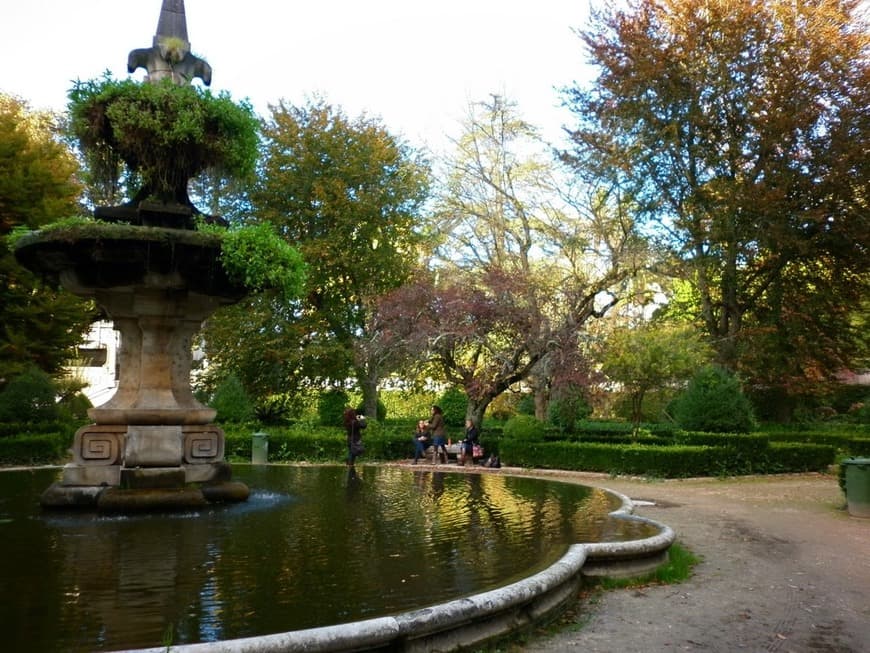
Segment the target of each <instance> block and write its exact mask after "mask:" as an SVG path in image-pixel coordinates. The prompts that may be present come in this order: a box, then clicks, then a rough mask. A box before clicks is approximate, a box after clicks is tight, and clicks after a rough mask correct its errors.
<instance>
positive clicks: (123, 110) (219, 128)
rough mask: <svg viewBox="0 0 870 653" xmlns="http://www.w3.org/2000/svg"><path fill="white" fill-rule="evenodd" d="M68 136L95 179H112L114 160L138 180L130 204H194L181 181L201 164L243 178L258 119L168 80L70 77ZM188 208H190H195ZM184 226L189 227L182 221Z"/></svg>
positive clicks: (224, 99) (249, 167)
mask: <svg viewBox="0 0 870 653" xmlns="http://www.w3.org/2000/svg"><path fill="white" fill-rule="evenodd" d="M69 100H70V101H69V115H70V130H71V133H72V134H73V135H74V136H75V138H77V139H78V141H79V143H80V145H81V148H82V151H83V153H84V156H85V159H86V161H87V162H88V165H89V166H90V168H91V170H92V172H93V174H94V175H95V176H96V177H97V178H99V179H100V181H102V182H105V183H109V184H116V183H117V181H118V177H119V172H120V166H119V165H118V163H119V161H121V162H123V163H124V164H125V165H126V168H127V171H128V172H129V173H131V174H130V175H129V176H128V178H133V179H140V180H141V186H140V187H139V188H138V190H137V191H136V192H135V194H134V197H133V198H132V200H131V204H138V203H140V202H142V201H143V200H148V199H151V200H157V201H158V202H161V203H164V204H172V203H175V204H179V205H182V206H185V207H189V208H191V209H193V206H192V204H191V202H190V200H189V198H188V196H187V182H188V180H189V179H190V178H191V177H193V176H195V175H197V174H199V173H200V172H202V171H204V170H206V169H213V170H217V171H219V172H220V173H221V174H222V175H225V176H227V177H232V178H239V179H244V178H246V177H248V176H250V175H251V174H252V173H253V171H254V168H255V165H256V160H257V145H258V137H257V131H258V121H257V118H256V115H255V114H254V111H253V109H252V107H251V106H250V104H248V103H247V102H241V103H240V104H236V103H235V102H233V101H232V99H231V98H230V96H229V95H228V94H226V93H220V94H218V95H217V96H215V95H213V94H212V93H211V92H210V91H209V90H208V89H202V88H199V87H194V86H191V85H177V84H174V83H173V82H172V81H171V80H170V79H163V80H160V81H158V82H156V83H147V84H142V83H139V82H136V81H135V80H130V79H127V80H120V81H119V80H114V79H112V78H111V77H109V76H108V75H107V76H105V77H103V78H102V79H101V80H91V81H85V82H81V81H79V82H76V84H75V85H74V86H73V88H72V90H71V91H70V92H69ZM194 211H195V209H194ZM185 226H187V227H188V228H190V227H191V226H192V225H190V224H186V225H185Z"/></svg>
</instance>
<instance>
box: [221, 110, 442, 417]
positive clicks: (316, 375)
mask: <svg viewBox="0 0 870 653" xmlns="http://www.w3.org/2000/svg"><path fill="white" fill-rule="evenodd" d="M263 136H264V145H263V153H262V162H261V169H260V171H259V175H258V177H259V182H258V184H257V185H256V187H255V188H254V189H253V191H252V193H251V201H252V205H253V207H254V215H255V217H256V219H257V220H261V221H268V222H271V223H272V224H274V225H275V226H276V227H277V228H278V230H279V232H280V233H281V234H282V235H283V237H284V238H286V239H287V240H288V241H289V242H290V243H291V244H292V245H293V246H294V247H296V248H298V249H299V251H300V252H301V253H302V255H303V258H304V260H305V262H306V264H307V288H306V292H305V296H304V299H303V300H302V301H301V302H299V303H298V304H297V305H293V306H282V307H278V306H275V305H274V304H273V303H272V304H270V302H266V301H263V300H262V299H254V300H252V303H250V304H248V305H247V307H248V310H246V309H245V307H244V306H243V307H240V309H239V310H238V311H235V312H234V313H235V314H236V315H237V316H238V317H239V318H240V324H241V325H242V328H233V327H231V326H230V327H229V328H223V331H224V332H225V333H226V334H227V336H228V337H229V338H230V339H231V340H232V339H234V338H236V337H239V335H240V334H244V335H245V336H248V337H249V338H248V339H246V342H247V343H248V344H245V345H244V346H245V347H248V348H249V349H250V350H251V351H264V352H265V351H269V352H271V353H270V354H268V359H269V360H271V361H272V362H273V363H274V365H275V368H274V369H273V370H272V372H277V373H278V376H279V377H280V378H281V379H282V380H281V384H283V386H284V389H285V390H289V389H292V387H293V386H294V385H297V384H304V383H316V384H323V383H328V382H330V381H344V379H346V378H347V377H348V376H354V377H356V378H357V379H358V380H359V383H360V385H361V387H362V390H363V395H364V399H365V403H366V412H367V413H368V414H369V415H371V416H373V417H374V416H375V414H376V407H377V394H376V392H377V390H376V389H377V382H378V380H379V378H377V374H372V373H371V369H370V366H369V364H368V363H369V361H368V360H367V359H366V357H365V356H364V355H360V351H363V352H364V348H363V349H360V348H359V347H357V344H358V343H359V342H360V341H361V340H363V339H364V338H365V331H366V324H367V316H368V314H369V311H370V309H371V306H372V305H373V303H374V301H375V299H376V298H377V297H378V296H379V295H381V294H383V293H385V292H387V291H388V290H390V289H392V288H395V287H397V286H399V285H401V284H402V283H403V282H404V281H406V280H407V279H408V278H409V277H410V274H411V272H412V270H414V269H415V267H416V264H417V261H418V257H419V252H418V247H419V244H420V242H421V238H420V236H419V234H418V232H417V231H416V229H415V227H416V226H417V224H418V214H419V211H420V209H421V207H422V204H423V202H424V200H425V199H426V197H427V191H428V183H429V169H428V165H427V163H426V161H425V160H424V159H423V158H422V157H421V156H420V155H419V154H418V153H416V152H414V151H413V150H412V149H411V148H410V147H409V146H408V145H407V144H405V143H403V142H402V141H401V140H400V139H398V138H396V137H395V136H393V135H391V134H390V133H389V132H388V131H387V130H386V129H385V128H384V127H383V125H382V124H380V122H379V121H378V120H375V119H372V118H369V117H367V116H365V115H363V116H360V117H358V118H356V119H352V118H349V117H348V116H346V115H345V114H344V113H343V112H342V111H341V110H340V109H338V108H336V107H334V106H332V105H330V104H328V103H327V102H325V101H323V100H316V101H314V102H311V103H309V104H307V105H306V106H293V105H290V104H287V103H285V102H281V103H279V104H278V105H277V106H275V107H272V115H271V117H270V119H269V120H267V121H266V123H265V125H264V128H263ZM226 326H227V325H225V327H226ZM216 335H217V325H216V324H215V328H214V329H211V330H210V332H209V333H207V334H206V339H207V342H208V346H209V356H210V357H214V358H215V360H216V361H218V359H219V358H220V361H223V360H224V359H225V362H226V363H227V364H229V365H231V366H232V365H233V363H234V361H235V362H238V360H239V357H240V356H245V354H244V353H243V351H237V352H236V353H232V351H233V350H232V349H230V348H228V347H227V346H225V343H224V342H221V341H220V340H219V339H218V338H217V337H216ZM252 341H256V342H259V343H260V345H262V346H259V345H252ZM267 343H268V344H267ZM220 350H223V352H221V351H220ZM224 354H226V356H224ZM220 361H218V362H220ZM251 367H254V366H253V365H252V366H251ZM240 375H241V374H240ZM272 377H274V374H272V375H270V378H272ZM246 385H248V384H247V383H246Z"/></svg>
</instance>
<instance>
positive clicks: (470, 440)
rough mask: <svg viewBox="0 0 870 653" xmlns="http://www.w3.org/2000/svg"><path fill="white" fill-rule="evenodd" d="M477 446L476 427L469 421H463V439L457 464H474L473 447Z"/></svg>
mask: <svg viewBox="0 0 870 653" xmlns="http://www.w3.org/2000/svg"><path fill="white" fill-rule="evenodd" d="M476 444H477V427H476V426H475V425H474V422H472V421H471V420H470V419H467V420H465V438H464V439H463V440H462V451H461V453H460V455H459V464H460V465H465V464H466V463H467V462H471V464H472V465H473V464H474V445H476Z"/></svg>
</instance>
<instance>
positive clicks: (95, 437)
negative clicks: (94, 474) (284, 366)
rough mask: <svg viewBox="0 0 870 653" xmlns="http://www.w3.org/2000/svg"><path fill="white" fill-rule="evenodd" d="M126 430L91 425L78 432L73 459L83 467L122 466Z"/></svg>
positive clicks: (74, 443) (74, 441) (74, 442)
mask: <svg viewBox="0 0 870 653" xmlns="http://www.w3.org/2000/svg"><path fill="white" fill-rule="evenodd" d="M125 433H126V428H125V427H123V426H122V427H121V429H119V428H118V427H117V426H109V427H106V426H99V425H96V424H91V425H90V426H84V427H82V428H80V429H79V430H78V431H76V435H75V439H74V440H73V459H74V460H75V462H77V463H79V464H82V465H120V464H121V458H122V453H123V451H124V436H125Z"/></svg>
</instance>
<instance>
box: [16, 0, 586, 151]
mask: <svg viewBox="0 0 870 653" xmlns="http://www.w3.org/2000/svg"><path fill="white" fill-rule="evenodd" d="M161 4H162V3H161V0H2V9H0V91H3V92H5V93H9V94H12V95H17V96H20V97H22V98H24V99H25V100H28V101H29V102H30V104H31V106H33V107H34V108H51V109H56V110H62V109H64V108H65V106H66V93H67V91H68V89H69V88H70V86H71V85H72V81H73V80H75V79H83V80H84V79H92V78H96V77H100V76H101V75H102V73H103V71H105V70H110V71H111V72H112V74H113V75H114V76H115V77H119V78H123V77H126V76H127V71H126V61H127V53H128V52H129V51H130V50H132V49H134V48H140V47H150V46H151V42H152V38H153V36H154V33H155V32H156V28H157V20H158V17H159V14H160V7H161ZM184 4H185V10H186V13H187V29H188V37H189V40H190V42H191V49H192V51H193V52H194V53H195V54H197V55H199V56H201V57H202V58H204V59H206V60H207V61H208V62H209V63H210V64H211V66H212V68H213V70H214V75H213V79H212V89H213V90H227V91H229V92H230V93H231V95H232V97H233V98H234V99H237V100H239V99H243V98H247V99H249V100H250V101H251V102H252V103H253V105H254V107H255V108H256V110H257V112H258V113H260V114H261V115H264V116H265V115H268V105H269V104H274V103H276V102H277V101H278V100H279V99H285V100H287V101H288V102H291V103H294V104H302V103H304V102H306V101H307V99H309V98H311V97H312V96H313V95H314V94H319V95H320V96H322V97H324V98H325V99H326V100H328V101H329V102H331V103H332V104H334V105H338V106H340V107H341V108H342V109H343V110H344V111H345V112H346V113H347V114H348V115H350V116H351V117H355V116H358V115H359V114H360V113H362V112H365V113H367V114H368V115H370V116H376V117H379V118H380V119H381V120H382V121H383V123H384V125H385V126H386V127H387V129H389V130H390V131H391V132H392V133H394V134H397V135H400V136H402V137H403V138H405V139H407V140H408V141H409V142H410V143H411V144H412V145H415V146H421V145H424V144H428V145H429V146H430V147H433V148H435V149H440V148H442V147H443V146H444V139H445V136H457V135H458V133H459V121H460V120H461V118H462V117H463V116H464V114H465V112H466V108H467V106H468V103H469V102H470V101H477V100H483V99H487V98H488V97H489V95H490V94H491V93H499V94H502V95H505V96H506V97H508V98H510V99H512V100H515V101H516V102H517V103H518V105H519V109H520V112H521V114H522V115H523V116H524V117H525V118H526V119H527V120H528V121H529V122H531V123H533V124H535V125H537V126H538V127H540V128H541V130H542V132H543V134H544V135H545V137H547V138H548V139H550V140H555V139H557V138H559V136H560V132H561V126H562V125H563V124H566V123H568V122H570V114H569V113H567V112H566V110H565V109H563V108H561V107H559V101H560V98H559V94H558V92H557V89H558V88H561V87H564V86H566V85H570V84H571V83H572V82H574V81H575V80H585V79H588V76H589V73H588V71H587V69H586V67H585V66H584V59H585V56H584V52H583V48H582V44H581V42H580V40H579V38H578V37H577V36H576V35H575V34H574V32H573V31H572V28H583V27H585V25H586V20H587V16H588V8H589V0H523V1H520V0H435V1H429V2H424V1H422V0H313V1H311V0H309V1H306V2H301V1H297V0H242V1H239V2H229V1H227V0H185V3H184ZM142 75H144V71H139V73H138V74H137V76H138V77H141V76H142Z"/></svg>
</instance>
